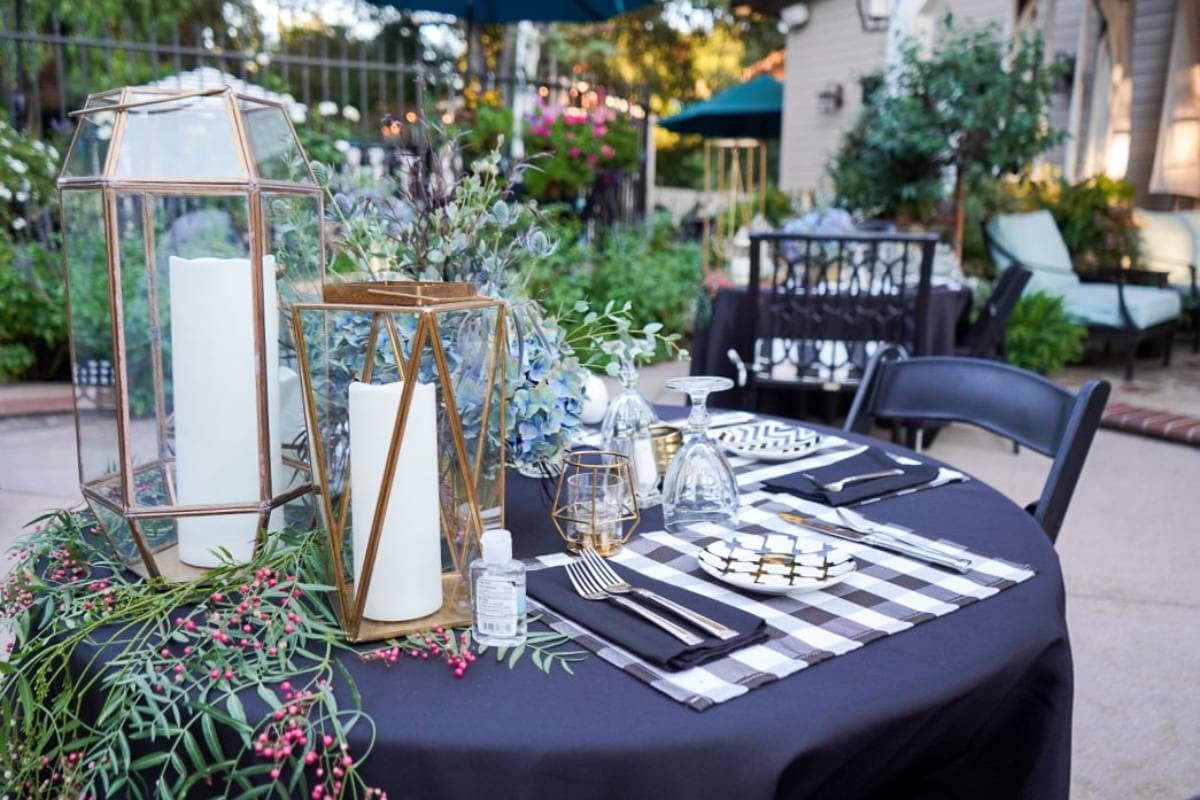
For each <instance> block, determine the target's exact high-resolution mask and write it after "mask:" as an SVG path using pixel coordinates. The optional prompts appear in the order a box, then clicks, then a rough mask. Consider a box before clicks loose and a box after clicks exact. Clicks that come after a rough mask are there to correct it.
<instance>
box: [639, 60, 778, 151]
mask: <svg viewBox="0 0 1200 800" xmlns="http://www.w3.org/2000/svg"><path fill="white" fill-rule="evenodd" d="M782 117H783V84H782V83H780V82H779V81H777V80H775V79H774V78H772V77H771V76H770V75H759V76H758V77H757V78H755V79H754V80H752V81H747V82H746V83H739V84H738V85H737V86H732V87H730V88H728V89H726V90H725V91H723V92H718V93H717V94H715V95H713V96H712V97H710V98H709V99H707V100H704V101H703V102H700V103H693V104H692V105H690V106H688V107H687V108H685V109H683V110H682V111H680V112H679V113H678V114H676V115H674V116H672V117H667V118H666V119H664V120H661V121H660V122H659V123H658V124H659V125H661V126H663V127H664V128H666V129H667V130H669V131H673V132H675V133H698V134H700V135H701V136H719V137H730V138H742V137H745V138H751V139H778V138H779V129H780V121H781V119H782Z"/></svg>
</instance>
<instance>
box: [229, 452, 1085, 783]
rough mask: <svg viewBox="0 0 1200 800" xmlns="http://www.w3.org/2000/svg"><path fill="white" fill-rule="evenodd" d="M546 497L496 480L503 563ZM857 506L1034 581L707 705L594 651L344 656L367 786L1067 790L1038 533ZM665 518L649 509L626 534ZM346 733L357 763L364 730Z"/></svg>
mask: <svg viewBox="0 0 1200 800" xmlns="http://www.w3.org/2000/svg"><path fill="white" fill-rule="evenodd" d="M842 435H846V434H842ZM851 438H861V437H851ZM551 489H552V487H551ZM549 503H550V497H549V493H548V490H547V488H546V487H545V486H544V485H543V484H541V483H539V482H536V481H532V480H529V479H526V478H521V477H519V476H517V475H516V473H515V472H513V473H510V477H509V480H508V497H507V524H508V527H509V528H511V529H512V531H513V534H514V540H515V549H516V555H517V556H519V557H529V556H534V555H538V554H543V553H547V552H553V551H560V550H561V549H562V542H561V540H560V539H559V538H558V535H557V534H556V533H555V531H554V529H553V527H552V525H551V523H550V519H549V516H548V515H549ZM869 513H870V515H871V516H873V517H875V518H877V519H886V520H889V521H894V522H898V523H901V524H904V525H908V526H911V527H913V528H915V529H918V530H920V531H921V532H923V533H925V534H927V535H930V536H934V537H945V538H948V539H953V540H957V541H959V542H961V543H963V544H966V545H969V546H972V547H974V548H976V549H978V550H980V551H982V552H985V553H989V554H993V555H997V556H1000V557H1003V558H1006V559H1009V560H1011V561H1015V562H1018V563H1024V564H1029V565H1031V566H1032V567H1033V568H1034V569H1036V570H1037V573H1038V574H1037V575H1035V576H1034V577H1033V578H1031V579H1029V580H1027V581H1025V582H1023V583H1021V584H1018V585H1016V586H1013V587H1011V588H1009V589H1006V590H1005V591H1002V592H1000V593H999V594H997V595H995V596H993V597H990V598H988V599H986V600H983V601H982V602H978V603H975V604H973V605H970V606H967V607H965V608H962V609H960V610H958V611H955V612H954V613H952V614H949V615H947V616H944V617H940V618H937V619H934V620H932V621H929V622H926V623H923V624H921V625H917V626H915V627H913V628H912V629H910V630H906V631H903V632H901V633H898V634H896V635H893V636H887V637H885V638H883V639H880V640H877V641H874V642H871V643H870V644H868V645H866V646H864V647H862V648H860V649H858V650H855V651H853V652H850V653H848V654H845V655H842V656H838V657H836V658H833V659H830V660H828V661H826V662H823V663H820V664H817V665H814V666H812V667H810V668H808V669H804V670H801V671H800V672H798V673H796V674H794V675H791V676H789V677H787V678H784V679H782V680H779V681H776V682H774V683H771V684H770V685H767V686H763V687H761V688H758V689H756V690H754V691H751V692H749V693H747V694H746V695H744V696H741V697H738V698H736V699H733V700H731V701H729V702H727V703H723V704H720V705H717V706H714V707H712V708H710V709H708V710H707V711H704V712H697V711H694V710H692V709H690V708H688V707H686V706H684V705H682V704H680V703H677V702H675V701H674V700H671V699H669V698H668V697H666V696H665V695H663V694H660V693H658V692H657V691H655V690H653V689H651V688H650V687H649V686H647V685H645V684H643V683H641V682H640V681H638V680H636V679H635V678H633V677H631V676H630V675H627V674H625V673H623V672H622V671H621V670H619V669H617V668H615V667H613V666H612V665H610V664H608V663H607V662H605V661H603V660H601V659H600V658H598V657H595V656H592V657H590V658H588V659H587V660H586V661H583V662H581V663H579V664H577V665H575V666H574V671H575V675H573V676H572V675H568V674H565V673H563V672H561V671H558V670H555V671H553V672H552V673H551V674H548V675H547V674H544V673H543V672H542V671H541V670H538V669H536V668H534V667H533V665H532V664H529V663H521V664H519V665H518V666H517V667H516V668H515V669H511V670H510V669H509V668H508V667H507V666H506V665H504V664H500V663H497V662H496V661H495V659H494V658H492V657H491V656H490V655H486V654H485V656H484V657H482V658H480V659H479V661H478V662H476V664H475V665H474V666H473V667H472V669H471V671H470V672H469V673H468V675H467V677H466V678H464V679H462V680H456V679H455V678H454V677H453V676H452V675H451V673H450V671H449V670H446V669H442V668H439V667H437V666H433V665H430V664H420V663H401V664H400V665H398V666H397V667H395V668H392V669H385V668H383V667H381V666H380V665H378V664H367V663H361V662H359V661H358V660H357V659H353V658H351V657H347V658H346V659H345V664H346V666H347V668H348V669H349V671H350V672H351V673H352V675H353V677H354V679H355V681H356V682H357V684H358V688H359V690H360V691H361V693H362V697H363V703H364V707H365V709H366V710H367V711H368V712H369V713H370V714H371V716H372V717H373V718H374V720H375V723H376V726H377V732H376V739H375V743H374V747H373V750H372V752H371V754H370V756H369V758H368V759H367V761H366V763H365V765H364V766H363V768H362V774H363V777H364V778H365V779H366V780H367V782H368V783H369V784H371V785H375V786H379V787H382V788H384V789H386V790H387V791H388V792H389V794H390V795H391V796H392V797H394V798H425V797H428V798H438V799H439V800H445V798H451V797H455V798H476V797H484V796H496V795H499V796H503V797H506V798H566V797H569V798H573V800H582V799H584V798H641V797H657V798H671V797H715V798H735V797H736V798H769V797H789V798H800V797H822V798H825V797H829V798H856V797H876V798H884V797H889V798H890V797H970V798H987V797H996V798H1020V797H1029V798H1038V799H1039V800H1047V799H1048V798H1056V797H1064V798H1065V797H1066V796H1067V791H1068V786H1069V772H1070V769H1069V768H1070V748H1071V701H1072V666H1071V651H1070V645H1069V642H1068V638H1067V629H1066V622H1065V618H1064V596H1063V585H1062V575H1061V572H1060V570H1059V564H1058V559H1057V557H1056V555H1055V552H1054V550H1053V549H1052V547H1051V545H1050V541H1049V539H1048V538H1047V537H1046V536H1045V534H1044V533H1042V531H1041V529H1040V528H1039V527H1038V525H1037V524H1036V523H1035V522H1034V521H1033V519H1032V518H1031V517H1030V516H1029V515H1028V514H1027V513H1025V512H1024V511H1023V510H1022V509H1021V508H1020V507H1018V506H1017V505H1016V504H1014V503H1013V502H1011V501H1009V500H1008V499H1006V498H1005V497H1003V496H1001V495H1000V494H999V493H998V492H996V491H995V490H993V489H991V488H989V487H988V486H986V485H985V484H983V483H981V482H979V481H976V480H971V481H968V482H965V483H959V484H952V485H949V486H944V487H941V488H938V489H936V490H931V491H926V492H917V493H915V494H911V495H907V496H903V497H897V498H893V499H889V500H884V501H880V502H878V503H876V504H874V505H872V506H870V507H869ZM661 522H662V518H661V512H660V511H659V509H650V510H648V511H646V512H645V513H644V515H643V519H642V524H641V528H640V529H641V530H654V529H656V528H661ZM243 701H244V704H245V706H246V711H247V714H248V716H249V717H250V718H251V719H256V718H259V716H260V715H262V714H265V713H267V709H266V707H265V706H264V705H263V704H262V702H261V700H259V699H258V698H257V697H255V696H254V694H253V693H247V694H246V695H244V696H243ZM355 735H356V736H357V737H361V738H362V741H360V742H354V743H353V749H354V751H355V752H356V753H365V752H366V745H367V742H366V736H367V731H366V730H365V728H364V726H359V728H357V729H356V731H355ZM352 738H353V737H352Z"/></svg>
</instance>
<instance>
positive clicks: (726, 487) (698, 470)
mask: <svg viewBox="0 0 1200 800" xmlns="http://www.w3.org/2000/svg"><path fill="white" fill-rule="evenodd" d="M667 388H668V389H671V390H673V391H676V392H686V393H687V395H688V397H689V398H690V399H691V401H692V413H691V415H690V416H689V417H688V423H687V424H688V428H687V433H686V435H685V437H684V442H683V446H682V447H680V448H679V452H678V453H676V454H675V457H674V458H673V459H671V464H670V466H668V467H667V475H666V478H664V479H663V490H662V497H663V522H664V524H665V526H666V529H667V530H668V531H670V532H672V533H678V532H680V531H681V530H683V529H684V528H686V527H687V526H688V525H693V524H696V523H699V522H711V523H715V524H717V525H723V526H727V527H730V528H733V527H736V526H737V519H738V485H737V479H736V478H735V477H734V475H733V468H732V467H731V466H729V461H728V460H726V458H725V454H724V453H722V452H721V449H720V447H719V446H718V445H717V444H716V443H715V442H714V441H713V440H712V439H710V438H709V437H708V423H709V420H710V417H709V415H708V409H707V408H706V407H705V403H706V402H707V400H708V396H709V395H710V394H711V393H713V392H723V391H725V390H727V389H732V388H733V381H731V380H730V379H729V378H718V377H710V376H701V375H697V376H694V377H689V378H675V379H673V380H670V381H667Z"/></svg>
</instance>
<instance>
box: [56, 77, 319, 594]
mask: <svg viewBox="0 0 1200 800" xmlns="http://www.w3.org/2000/svg"><path fill="white" fill-rule="evenodd" d="M75 116H77V117H78V118H79V124H78V128H77V129H76V131H75V138H74V139H73V141H72V143H71V146H70V150H69V152H68V154H67V159H66V163H65V164H64V166H63V170H62V174H61V175H60V177H59V181H58V185H59V202H60V204H61V207H62V225H63V243H64V250H65V258H66V267H67V286H68V297H69V321H70V330H71V358H72V363H73V367H74V379H75V412H76V430H77V437H78V446H79V480H80V484H81V489H82V492H83V496H84V499H85V500H86V501H87V503H88V505H89V506H90V508H91V510H92V511H93V512H94V513H95V515H96V517H97V518H98V520H99V521H100V523H101V525H102V527H103V529H104V531H105V533H106V534H107V535H108V537H109V538H110V540H111V542H112V544H113V547H114V548H115V549H116V551H117V552H118V553H119V554H120V556H121V558H122V560H124V561H125V562H126V563H127V564H128V565H129V566H130V567H131V568H132V569H134V570H135V571H137V572H139V573H141V574H142V575H144V576H147V577H151V578H160V577H161V578H165V579H169V580H179V579H183V578H188V577H192V576H196V575H199V574H201V573H202V572H203V571H204V570H205V569H208V568H211V567H213V566H216V565H218V564H219V563H222V562H223V561H226V560H232V561H235V562H236V561H245V560H248V559H250V558H251V557H252V556H253V554H254V552H255V550H256V547H257V546H258V545H259V544H260V543H261V541H262V540H263V537H264V536H265V535H266V533H267V532H269V531H275V530H279V529H281V528H282V527H284V526H285V525H287V524H296V525H303V524H311V521H312V517H313V511H314V508H313V505H312V501H311V496H306V495H310V493H311V489H312V484H311V474H310V470H309V469H308V467H307V464H306V463H305V458H304V456H303V454H304V453H306V452H307V446H306V443H305V441H304V439H305V434H304V419H303V410H302V409H303V405H302V398H301V395H300V386H299V375H298V373H297V372H296V370H295V347H294V343H293V340H292V337H291V333H290V332H291V325H290V313H291V312H290V308H291V306H292V304H293V303H296V302H302V301H306V300H316V299H319V298H320V279H321V275H322V272H323V258H324V255H323V253H324V248H323V244H322V231H321V216H322V200H321V192H320V189H319V188H318V186H317V184H316V181H315V180H314V177H313V173H312V171H311V170H310V169H309V166H308V162H307V160H306V159H305V157H304V153H303V151H302V150H301V148H300V144H299V142H298V140H297V138H296V135H295V131H293V129H292V126H291V122H290V121H289V119H288V116H287V113H286V110H285V108H284V107H283V106H281V105H279V104H277V103H274V102H271V101H268V100H264V99H261V98H256V97H249V96H243V95H239V94H237V93H236V92H235V91H233V90H232V89H230V88H220V89H210V90H207V91H198V92H173V91H168V90H163V89H153V88H142V87H133V88H125V89H117V90H114V91H110V92H104V93H102V94H98V95H93V96H91V97H89V98H88V101H87V104H86V106H85V107H84V108H83V109H82V110H80V111H77V112H75Z"/></svg>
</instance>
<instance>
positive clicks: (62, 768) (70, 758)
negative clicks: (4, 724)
mask: <svg viewBox="0 0 1200 800" xmlns="http://www.w3.org/2000/svg"><path fill="white" fill-rule="evenodd" d="M9 725H10V726H11V727H14V728H15V727H16V725H17V722H16V720H10V721H9ZM5 755H6V756H7V760H8V762H9V764H11V765H13V766H19V765H20V764H21V761H22V759H23V758H25V757H30V758H34V759H39V763H40V766H41V772H42V775H43V777H42V778H41V779H39V780H38V781H37V782H36V783H35V782H34V781H26V782H25V785H24V786H23V787H22V788H23V789H24V790H25V793H24V795H23V796H25V797H43V796H51V797H75V798H80V800H96V796H95V795H93V794H88V793H86V792H85V791H84V785H85V782H84V778H85V777H86V776H87V773H89V772H91V771H93V770H95V769H96V768H97V767H98V766H99V765H100V764H107V763H108V756H103V757H102V758H101V759H99V761H97V760H95V759H88V758H87V756H86V754H85V753H84V751H83V750H70V751H68V752H65V753H60V754H59V755H56V756H48V755H43V756H40V757H39V756H37V755H36V754H35V753H33V752H32V751H30V750H29V749H28V748H27V747H26V746H25V745H24V744H22V742H21V737H19V736H15V735H14V736H10V737H9V744H8V752H7V753H6V754H5ZM12 775H13V772H12V770H11V769H9V768H8V766H5V768H4V770H3V772H2V773H0V779H3V780H0V787H6V788H11V789H15V788H16V787H9V785H8V781H9V780H10V779H11V778H12Z"/></svg>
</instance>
